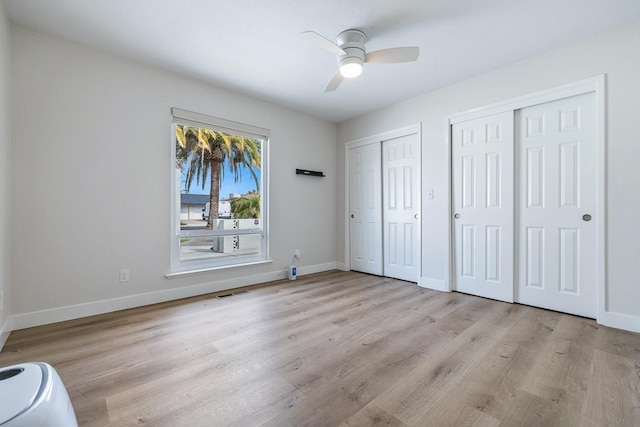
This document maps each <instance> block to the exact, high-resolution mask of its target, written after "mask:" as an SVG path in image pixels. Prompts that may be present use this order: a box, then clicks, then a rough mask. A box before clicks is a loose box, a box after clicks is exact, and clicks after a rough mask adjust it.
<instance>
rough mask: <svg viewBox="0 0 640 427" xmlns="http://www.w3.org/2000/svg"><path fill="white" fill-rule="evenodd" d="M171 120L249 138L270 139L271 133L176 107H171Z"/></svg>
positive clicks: (267, 130) (263, 129)
mask: <svg viewBox="0 0 640 427" xmlns="http://www.w3.org/2000/svg"><path fill="white" fill-rule="evenodd" d="M171 121H172V122H173V123H180V124H184V125H190V126H198V127H199V126H203V125H204V126H211V127H215V128H216V130H221V131H223V132H225V133H230V134H234V135H239V136H246V137H249V138H257V139H269V136H270V134H271V131H270V130H269V129H265V128H261V127H258V126H253V125H248V124H246V123H241V122H234V121H233V120H227V119H222V118H220V117H215V116H209V115H208V114H202V113H196V112H194V111H188V110H183V109H181V108H175V107H173V108H171Z"/></svg>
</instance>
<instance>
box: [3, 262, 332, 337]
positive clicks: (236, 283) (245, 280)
mask: <svg viewBox="0 0 640 427" xmlns="http://www.w3.org/2000/svg"><path fill="white" fill-rule="evenodd" d="M334 269H335V263H327V264H318V265H310V266H305V267H301V268H299V269H298V272H299V273H298V275H306V274H312V273H319V272H323V271H329V270H334ZM286 274H287V272H286V271H284V270H282V271H281V270H278V271H274V272H270V273H263V274H256V275H253V276H244V277H234V278H232V279H227V280H221V281H216V282H208V283H201V284H198V285H193V286H186V287H179V288H173V289H166V290H162V291H156V292H148V293H144V294H137V295H130V296H126V297H120V298H112V299H107V300H102V301H95V302H89V303H84V304H77V305H70V306H65V307H57V308H52V309H47V310H41V311H34V312H31V313H24V314H16V315H13V316H10V320H11V323H10V326H11V327H12V329H11V330H14V331H15V330H18V329H25V328H31V327H34V326H41V325H47V324H50V323H56V322H63V321H65V320H72V319H79V318H82V317H88V316H94V315H97V314H103V313H110V312H113V311H118V310H126V309H129V308H135V307H143V306H147V305H150V304H157V303H161V302H166V301H174V300H178V299H182V298H189V297H194V296H199V295H206V294H209V293H213V292H220V291H226V290H231V289H236V288H240V287H244V286H251V285H258V284H261V283H268V282H275V281H279V280H283V279H284V278H285V277H286Z"/></svg>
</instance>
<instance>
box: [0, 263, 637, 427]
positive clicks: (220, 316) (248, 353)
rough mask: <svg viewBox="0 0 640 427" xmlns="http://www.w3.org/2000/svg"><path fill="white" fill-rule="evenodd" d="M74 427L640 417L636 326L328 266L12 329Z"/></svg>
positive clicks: (11, 356) (506, 422)
mask: <svg viewBox="0 0 640 427" xmlns="http://www.w3.org/2000/svg"><path fill="white" fill-rule="evenodd" d="M36 360H41V361H47V362H49V363H51V364H52V365H53V366H54V367H55V368H56V369H57V371H58V372H59V374H60V375H61V377H62V379H63V380H64V382H65V384H66V387H67V389H68V391H69V395H70V397H71V400H72V402H73V405H74V407H75V410H76V414H77V417H78V421H79V423H80V425H81V426H134V425H135V426H139V425H152V426H223V425H234V426H258V425H267V426H306V425H308V426H366V425H389V426H405V425H406V426H438V427H439V426H456V427H458V426H562V427H568V426H607V427H608V426H625V427H628V426H640V335H639V334H633V333H629V332H623V331H619V330H615V329H610V328H607V327H603V326H599V325H597V324H596V323H595V322H594V321H593V320H589V319H584V318H580V317H575V316H570V315H564V314H560V313H556V312H550V311H545V310H541V309H536V308H531V307H526V306H521V305H516V304H506V303H501V302H496V301H491V300H487V299H483V298H477V297H473V296H469V295H464V294H458V293H450V294H447V293H440V292H436V291H430V290H426V289H421V288H419V287H417V286H416V285H415V284H411V283H407V282H402V281H397V280H393V279H386V278H379V277H375V276H369V275H363V274H358V273H345V272H337V271H336V272H328V273H322V274H317V275H312V276H305V277H300V278H298V280H297V281H296V282H288V281H286V282H285V281H283V282H277V283H275V284H272V285H269V286H265V287H259V288H252V289H250V290H249V291H248V292H239V293H236V294H234V295H232V296H227V297H223V298H216V297H215V296H213V295H208V296H203V297H196V298H190V299H186V300H181V301H175V302H171V303H166V304H159V305H155V306H150V307H144V308H139V309H133V310H127V311H122V312H117V313H111V314H106V315H101V316H94V317H90V318H85V319H80V320H74V321H70V322H64V323H59V324H55V325H48V326H42V327H38V328H32V329H27V330H22V331H16V332H13V333H12V334H11V336H10V337H9V340H8V341H7V343H6V345H5V348H4V350H3V352H1V353H0V366H7V365H10V364H14V363H19V362H25V361H36Z"/></svg>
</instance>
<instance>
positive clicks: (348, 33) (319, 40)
mask: <svg viewBox="0 0 640 427" xmlns="http://www.w3.org/2000/svg"><path fill="white" fill-rule="evenodd" d="M301 35H302V36H303V37H304V38H305V39H306V40H307V41H308V42H309V43H311V44H313V45H315V46H317V47H319V48H321V49H324V50H326V51H328V52H331V53H333V54H336V55H337V56H338V66H339V69H338V72H337V73H336V75H335V76H333V78H332V79H331V81H330V82H329V84H328V85H327V87H326V88H325V90H324V91H325V92H333V91H334V90H336V89H337V88H338V86H340V83H342V80H344V79H345V78H346V79H351V78H354V77H358V76H359V75H360V73H362V67H363V65H364V64H365V63H373V64H392V63H398V62H412V61H415V60H417V59H418V55H419V54H420V49H419V48H418V47H417V46H411V47H393V48H390V49H381V50H376V51H373V52H369V53H367V50H366V49H365V47H364V43H365V42H366V41H367V35H366V34H365V33H364V32H362V31H360V30H345V31H343V32H341V33H340V34H338V36H337V37H336V42H335V43H333V42H332V41H330V40H328V39H326V38H324V37H323V36H321V35H320V34H318V33H316V32H315V31H305V32H303V33H302V34H301Z"/></svg>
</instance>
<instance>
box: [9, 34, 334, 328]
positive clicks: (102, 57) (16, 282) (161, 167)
mask: <svg viewBox="0 0 640 427" xmlns="http://www.w3.org/2000/svg"><path fill="white" fill-rule="evenodd" d="M11 46H12V51H11V54H12V69H11V71H12V79H11V83H12V98H11V99H12V104H11V107H12V110H13V122H12V125H13V126H12V129H13V136H12V153H11V159H12V163H13V164H14V165H21V167H15V168H14V169H13V173H12V177H13V184H14V185H13V203H12V212H13V222H12V228H13V231H14V236H15V237H16V238H15V239H14V241H13V244H12V249H13V253H14V258H13V264H12V270H13V301H12V317H13V326H14V328H21V327H26V326H30V325H33V324H41V323H47V322H51V321H56V320H61V319H64V318H71V317H77V316H82V315H88V314H94V313H96V312H100V311H109V310H113V309H118V308H123V307H127V306H134V305H139V304H147V303H150V302H154V301H158V300H164V299H170V298H177V297H181V296H185V295H190V294H197V293H202V292H208V291H212V290H217V289H223V288H229V287H237V286H240V285H245V284H250V283H254V282H258V281H266V280H272V279H275V278H279V277H284V276H283V275H282V274H281V272H282V273H284V271H285V270H286V268H287V266H288V265H289V263H290V262H291V257H292V255H293V252H294V250H295V249H300V250H301V252H302V259H301V260H300V263H299V265H300V273H301V274H304V273H305V272H311V271H320V270H323V269H330V268H334V267H335V253H334V248H335V246H336V242H335V228H336V224H335V222H336V219H335V215H334V214H333V213H334V212H335V211H336V204H335V186H336V173H335V156H336V153H335V150H336V148H335V141H336V125H335V124H333V123H329V122H325V121H322V120H317V119H315V118H311V117H309V116H305V115H303V114H300V113H297V112H293V111H291V110H286V109H284V108H281V107H278V106H275V105H273V104H269V103H266V102H263V101H260V100H257V99H253V98H249V97H246V96H243V95H239V94H236V93H232V92H229V91H227V90H224V89H221V88H216V87H212V86H211V85H207V84H204V83H200V82H198V81H195V80H192V79H189V78H185V77H182V76H179V75H175V74H171V73H168V72H164V71H161V70H158V69H155V68H150V67H148V66H144V65H142V64H138V63H134V62H131V61H129V60H125V59H121V58H119V57H116V56H112V55H109V54H105V53H102V52H99V51H96V50H94V49H89V48H86V47H83V46H80V45H78V44H74V43H70V42H67V41H64V40H62V39H58V38H54V37H50V36H48V35H44V34H41V33H37V32H34V31H32V30H29V29H27V28H25V27H21V26H12V27H11ZM171 107H179V108H183V109H186V110H191V111H197V112H200V113H204V114H209V115H213V116H217V117H221V118H224V119H228V120H233V121H237V122H242V123H248V124H251V125H255V126H259V127H263V128H267V129H270V130H271V143H270V159H271V164H270V174H271V176H270V206H271V210H270V230H269V231H270V241H271V258H272V259H273V263H271V264H267V265H260V266H253V267H244V268H235V269H227V270H218V271H215V272H211V273H205V274H198V275H191V276H186V277H180V278H171V279H167V278H165V274H166V273H168V272H169V261H170V260H169V253H170V252H169V235H170V234H169V233H170V230H171V227H170V183H171V179H173V177H174V173H173V169H172V160H171V158H170V156H171V144H172V141H171V130H170V129H171V128H170V108H171ZM296 167H298V168H307V169H314V170H323V171H324V172H325V173H326V175H327V177H326V178H323V179H321V180H320V179H315V180H314V179H308V178H305V177H301V176H297V175H295V169H296ZM5 198H6V197H5ZM3 206H4V204H3ZM327 212H330V213H331V214H327ZM141 213H144V215H141ZM308 224H313V226H309V225H308ZM3 242H4V240H3ZM3 244H4V243H3ZM121 268H128V269H130V274H131V280H130V282H128V283H125V284H121V283H119V281H118V272H119V270H120V269H121Z"/></svg>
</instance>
